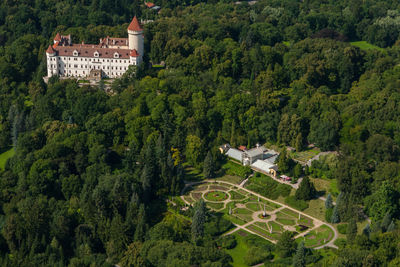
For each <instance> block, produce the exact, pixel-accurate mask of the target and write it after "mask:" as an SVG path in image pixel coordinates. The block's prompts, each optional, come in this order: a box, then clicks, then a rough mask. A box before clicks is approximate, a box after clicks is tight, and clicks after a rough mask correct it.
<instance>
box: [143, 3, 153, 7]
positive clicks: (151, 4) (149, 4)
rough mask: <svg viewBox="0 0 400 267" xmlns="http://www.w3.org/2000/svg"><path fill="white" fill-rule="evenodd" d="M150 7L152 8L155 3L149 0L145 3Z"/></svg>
mask: <svg viewBox="0 0 400 267" xmlns="http://www.w3.org/2000/svg"><path fill="white" fill-rule="evenodd" d="M144 4H145V5H146V6H147V7H148V8H152V7H153V6H155V4H153V3H152V2H147V3H144Z"/></svg>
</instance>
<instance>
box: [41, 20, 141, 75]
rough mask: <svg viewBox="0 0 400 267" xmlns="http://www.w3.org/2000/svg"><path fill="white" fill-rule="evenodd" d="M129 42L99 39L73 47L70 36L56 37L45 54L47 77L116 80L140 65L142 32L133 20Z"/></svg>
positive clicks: (129, 29) (115, 39)
mask: <svg viewBox="0 0 400 267" xmlns="http://www.w3.org/2000/svg"><path fill="white" fill-rule="evenodd" d="M127 31H128V38H110V37H106V38H104V39H100V42H99V44H97V45H94V44H85V43H83V42H82V44H72V41H71V35H67V36H63V35H60V34H59V33H57V35H56V37H55V38H54V43H53V45H49V47H48V48H47V50H46V57H47V76H48V77H45V78H50V77H51V76H59V77H91V78H97V79H100V78H117V77H120V76H121V75H122V74H124V73H125V72H126V71H127V70H128V67H129V66H130V65H139V64H140V63H141V62H142V59H143V54H144V48H143V43H144V39H143V29H142V28H141V26H140V24H139V21H138V19H137V18H136V16H135V17H134V18H133V19H132V21H131V23H130V24H129V26H128V29H127Z"/></svg>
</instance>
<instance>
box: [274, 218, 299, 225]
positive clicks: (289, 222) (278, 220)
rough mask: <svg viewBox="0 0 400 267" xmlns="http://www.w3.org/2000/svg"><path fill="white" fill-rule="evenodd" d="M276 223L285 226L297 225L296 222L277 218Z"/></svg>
mask: <svg viewBox="0 0 400 267" xmlns="http://www.w3.org/2000/svg"><path fill="white" fill-rule="evenodd" d="M276 221H277V222H278V223H281V224H284V225H295V224H296V223H295V221H294V220H289V219H282V218H277V219H276Z"/></svg>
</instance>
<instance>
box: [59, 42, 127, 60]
mask: <svg viewBox="0 0 400 267" xmlns="http://www.w3.org/2000/svg"><path fill="white" fill-rule="evenodd" d="M75 50H76V51H78V53H79V54H78V56H79V57H94V52H96V51H97V52H98V53H99V58H114V54H115V52H117V53H118V54H119V58H121V59H129V57H130V54H131V50H129V49H121V48H119V49H117V48H102V47H99V46H98V45H86V44H85V45H81V44H73V45H71V46H58V47H57V49H56V51H57V52H58V55H59V56H69V57H72V56H73V52H74V51H75Z"/></svg>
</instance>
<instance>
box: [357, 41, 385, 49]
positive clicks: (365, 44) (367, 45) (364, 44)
mask: <svg viewBox="0 0 400 267" xmlns="http://www.w3.org/2000/svg"><path fill="white" fill-rule="evenodd" d="M350 44H351V45H354V46H357V47H359V48H360V49H361V50H369V49H376V50H379V51H385V49H384V48H381V47H379V46H376V45H373V44H370V43H368V42H367V41H357V42H350Z"/></svg>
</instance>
